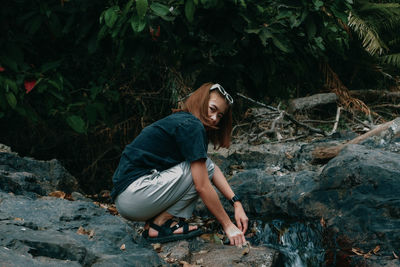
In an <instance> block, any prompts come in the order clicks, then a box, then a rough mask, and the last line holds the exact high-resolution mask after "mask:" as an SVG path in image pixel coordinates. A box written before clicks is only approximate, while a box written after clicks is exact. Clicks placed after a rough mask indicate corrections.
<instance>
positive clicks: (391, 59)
mask: <svg viewBox="0 0 400 267" xmlns="http://www.w3.org/2000/svg"><path fill="white" fill-rule="evenodd" d="M380 58H381V60H382V62H383V63H386V64H390V65H392V66H395V67H397V68H400V53H396V54H390V55H385V56H382V57H380Z"/></svg>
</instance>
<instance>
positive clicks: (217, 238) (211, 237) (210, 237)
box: [200, 234, 224, 244]
mask: <svg viewBox="0 0 400 267" xmlns="http://www.w3.org/2000/svg"><path fill="white" fill-rule="evenodd" d="M200 238H202V239H203V240H206V241H209V242H212V243H215V244H223V241H222V239H223V238H224V236H223V235H221V234H202V235H201V236H200Z"/></svg>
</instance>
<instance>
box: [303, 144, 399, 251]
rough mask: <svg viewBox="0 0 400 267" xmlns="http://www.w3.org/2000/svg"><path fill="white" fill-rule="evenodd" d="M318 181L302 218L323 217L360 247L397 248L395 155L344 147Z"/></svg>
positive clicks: (385, 249)
mask: <svg viewBox="0 0 400 267" xmlns="http://www.w3.org/2000/svg"><path fill="white" fill-rule="evenodd" d="M318 179H319V181H318V184H319V186H318V188H317V189H316V190H313V191H312V192H310V194H309V195H308V196H307V198H306V200H305V201H304V202H303V206H304V209H305V216H319V217H323V218H325V220H326V222H327V225H328V226H335V227H337V228H338V230H339V233H340V234H342V235H345V236H347V237H348V238H350V240H353V241H354V242H355V243H354V245H356V246H358V247H361V248H364V249H371V248H374V247H375V246H376V245H379V246H381V248H382V251H384V252H382V253H386V254H390V253H392V251H395V250H397V249H398V248H399V247H400V231H399V229H400V154H397V153H392V152H387V151H380V150H371V149H368V148H366V147H364V146H361V145H350V146H348V147H347V148H345V149H344V150H343V151H342V152H341V153H340V154H339V155H338V156H337V157H335V158H334V159H332V160H331V161H330V162H329V163H328V164H327V165H326V166H325V168H324V170H323V171H322V173H321V175H319V177H318Z"/></svg>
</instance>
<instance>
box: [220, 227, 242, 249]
mask: <svg viewBox="0 0 400 267" xmlns="http://www.w3.org/2000/svg"><path fill="white" fill-rule="evenodd" d="M224 231H225V234H226V235H227V237H228V238H229V241H230V244H231V245H235V246H238V247H241V246H243V245H244V244H245V243H246V238H245V237H244V234H243V232H242V231H240V230H239V228H237V227H236V225H234V224H233V223H232V222H231V223H230V224H228V226H226V227H225V228H224Z"/></svg>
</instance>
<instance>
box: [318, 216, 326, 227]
mask: <svg viewBox="0 0 400 267" xmlns="http://www.w3.org/2000/svg"><path fill="white" fill-rule="evenodd" d="M319 222H320V224H321V226H322V227H324V228H325V227H326V222H325V220H324V217H321V220H320V221H319Z"/></svg>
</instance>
